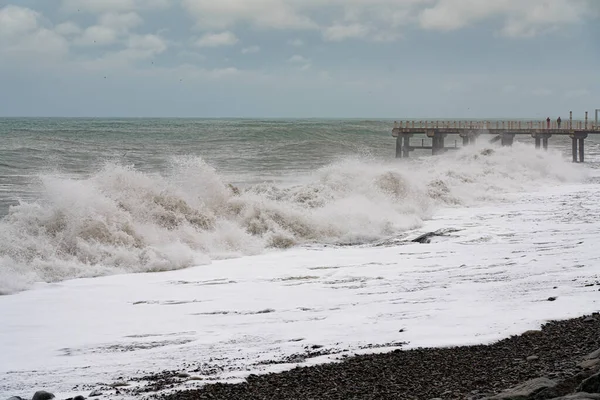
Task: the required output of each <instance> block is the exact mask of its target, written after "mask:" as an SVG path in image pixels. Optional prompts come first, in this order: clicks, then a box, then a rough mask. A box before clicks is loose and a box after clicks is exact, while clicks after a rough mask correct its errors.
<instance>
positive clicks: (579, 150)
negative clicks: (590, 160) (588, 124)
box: [570, 133, 588, 162]
mask: <svg viewBox="0 0 600 400" xmlns="http://www.w3.org/2000/svg"><path fill="white" fill-rule="evenodd" d="M570 136H571V141H572V150H573V162H584V161H585V139H586V138H587V136H588V135H587V134H586V133H576V134H573V135H570ZM578 156H579V159H578Z"/></svg>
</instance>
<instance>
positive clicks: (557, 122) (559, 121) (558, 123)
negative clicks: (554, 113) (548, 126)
mask: <svg viewBox="0 0 600 400" xmlns="http://www.w3.org/2000/svg"><path fill="white" fill-rule="evenodd" d="M561 122H562V119H560V117H558V119H557V120H556V124H557V125H558V129H560V123H561Z"/></svg>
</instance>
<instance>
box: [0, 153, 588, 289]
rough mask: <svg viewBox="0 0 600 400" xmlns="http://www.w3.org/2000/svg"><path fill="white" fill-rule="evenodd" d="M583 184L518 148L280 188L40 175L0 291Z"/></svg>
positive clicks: (361, 228)
mask: <svg viewBox="0 0 600 400" xmlns="http://www.w3.org/2000/svg"><path fill="white" fill-rule="evenodd" d="M585 177H586V172H585V169H583V168H582V167H581V166H574V165H572V164H571V163H567V162H565V161H564V160H563V159H562V158H561V156H560V155H559V154H558V153H555V152H552V151H550V152H534V151H533V150H532V149H531V148H530V147H529V146H524V145H519V144H516V145H515V146H514V147H512V148H493V149H492V148H486V147H476V146H475V147H470V148H466V149H462V150H459V151H456V152H452V153H447V154H445V155H443V156H438V157H424V158H420V159H417V160H410V161H408V160H402V161H401V162H391V161H390V162H381V161H375V160H369V159H368V158H366V157H356V158H346V159H343V160H340V161H338V162H335V163H332V164H330V165H328V166H326V167H323V168H320V169H318V170H316V171H314V172H312V173H310V174H307V175H306V174H305V175H302V176H295V177H289V179H288V182H287V184H285V185H282V184H277V185H274V184H268V183H262V184H257V185H248V186H244V187H241V186H240V187H235V186H233V185H231V184H229V183H228V182H226V181H225V180H224V179H223V178H222V177H221V176H220V175H219V173H218V172H217V171H216V170H215V169H214V168H213V167H211V166H210V165H208V164H207V163H205V162H204V161H203V160H202V159H200V158H195V157H184V158H178V159H176V160H174V161H173V162H172V165H171V168H170V169H169V172H168V173H163V174H152V173H148V172H143V171H139V170H136V169H135V168H133V167H131V166H126V165H119V164H114V163H109V164H106V165H105V166H104V167H103V168H102V169H101V170H99V171H97V172H96V173H94V174H92V175H91V176H89V177H86V178H81V179H70V178H64V177H61V176H60V175H58V174H47V175H42V176H40V177H39V178H40V179H39V180H40V192H41V193H42V197H41V198H40V199H39V200H38V201H36V202H29V203H28V202H22V203H21V204H19V205H17V206H13V207H11V209H10V211H9V213H8V215H7V216H5V217H4V218H3V219H2V220H1V221H0V294H10V293H14V292H17V291H20V290H24V289H27V288H28V287H30V286H31V285H32V284H33V283H35V282H57V281H61V280H65V279H71V278H79V277H93V276H100V275H109V274H117V273H131V272H153V271H165V270H174V269H181V268H186V267H190V266H194V265H201V264H206V263H209V262H210V261H211V260H214V259H220V258H228V257H240V256H244V255H252V254H259V253H261V252H263V251H265V250H266V249H269V248H276V249H279V248H288V247H292V246H298V245H303V244H309V243H319V244H329V243H333V244H342V243H343V244H363V243H368V242H370V241H374V240H378V239H382V238H387V237H390V236H394V235H398V234H399V233H401V232H404V231H406V230H410V229H415V228H418V227H420V226H421V225H422V223H423V221H424V220H426V219H428V218H430V217H431V216H432V215H433V213H434V212H435V210H436V209H438V208H439V207H446V206H461V205H463V206H468V205H469V204H472V203H473V202H477V201H481V200H498V199H499V198H500V197H501V196H502V195H503V194H505V193H507V192H514V191H523V190H529V189H531V188H535V187H540V186H541V185H544V184H548V183H558V182H576V181H580V180H582V179H584V178H585Z"/></svg>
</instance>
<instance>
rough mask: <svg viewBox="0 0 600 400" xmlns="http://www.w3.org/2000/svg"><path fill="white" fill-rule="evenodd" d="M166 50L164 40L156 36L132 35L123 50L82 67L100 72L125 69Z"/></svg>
mask: <svg viewBox="0 0 600 400" xmlns="http://www.w3.org/2000/svg"><path fill="white" fill-rule="evenodd" d="M167 48H168V45H167V42H166V40H165V39H163V38H162V37H160V36H158V35H153V34H146V35H138V34H133V35H130V36H129V37H128V38H127V40H126V42H125V47H124V48H122V49H120V50H117V51H112V52H108V53H106V54H104V55H103V56H102V57H100V58H98V59H94V60H88V61H85V62H83V63H82V65H83V66H84V67H85V68H87V69H91V70H102V71H105V70H110V69H115V68H127V67H130V66H131V65H132V64H134V63H135V62H137V61H140V60H148V59H152V58H154V57H156V56H158V55H159V54H161V53H163V52H164V51H166V50H167Z"/></svg>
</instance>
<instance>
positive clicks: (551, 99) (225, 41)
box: [0, 0, 600, 119]
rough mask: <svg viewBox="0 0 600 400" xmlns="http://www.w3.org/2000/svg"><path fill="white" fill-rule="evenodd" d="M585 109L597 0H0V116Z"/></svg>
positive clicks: (594, 53)
mask: <svg viewBox="0 0 600 400" xmlns="http://www.w3.org/2000/svg"><path fill="white" fill-rule="evenodd" d="M596 108H600V0H493V1H492V0H0V116H73V117H215V118H220V117H256V118H265V117H275V118H286V117H287V118H306V117H308V118H394V119H402V118H486V117H489V118H502V117H515V118H529V117H531V118H533V117H540V118H545V117H546V116H547V115H551V116H558V115H563V116H566V115H567V114H568V112H569V110H573V111H574V115H575V117H581V116H582V115H583V112H584V111H586V110H587V111H590V113H591V114H593V111H594V109H596ZM563 118H564V117H563Z"/></svg>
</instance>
